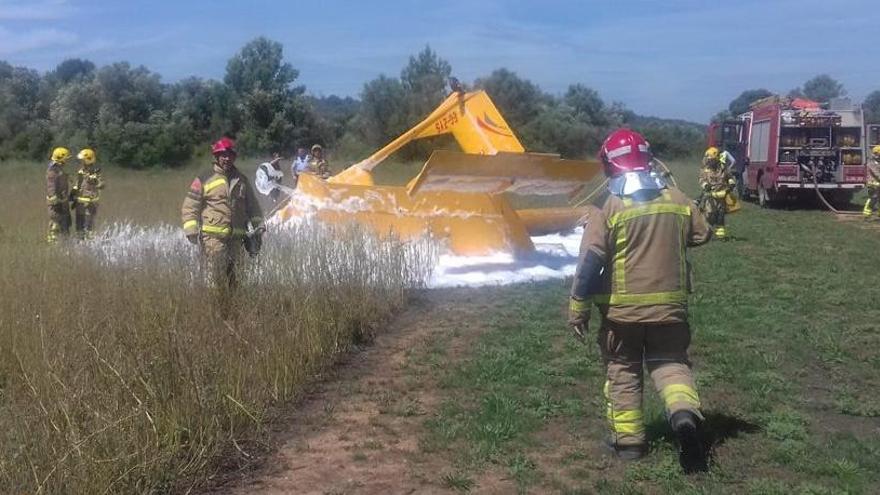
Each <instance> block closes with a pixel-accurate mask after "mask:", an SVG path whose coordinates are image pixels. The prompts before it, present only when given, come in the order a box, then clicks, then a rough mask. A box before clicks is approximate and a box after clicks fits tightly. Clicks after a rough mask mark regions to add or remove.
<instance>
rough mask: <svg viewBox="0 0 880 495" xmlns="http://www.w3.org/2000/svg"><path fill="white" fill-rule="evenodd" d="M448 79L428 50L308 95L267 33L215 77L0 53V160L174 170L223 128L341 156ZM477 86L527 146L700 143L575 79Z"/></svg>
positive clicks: (395, 122)
mask: <svg viewBox="0 0 880 495" xmlns="http://www.w3.org/2000/svg"><path fill="white" fill-rule="evenodd" d="M451 75H453V71H452V66H451V65H450V64H449V62H448V61H446V60H444V59H442V58H441V57H440V56H439V55H438V54H437V53H436V52H434V51H433V50H432V49H431V48H430V47H426V48H425V49H423V50H422V51H421V52H419V53H418V54H416V55H413V56H411V57H410V58H409V61H408V63H407V64H406V65H405V66H404V67H403V69H402V70H401V72H400V75H399V77H390V76H387V75H381V76H379V77H377V78H376V79H373V80H371V81H369V82H367V83H365V84H364V86H363V89H362V91H361V93H360V95H359V96H360V97H359V98H358V99H355V98H351V97H338V96H326V97H314V96H310V95H308V94H307V93H306V88H305V87H304V86H302V85H300V84H297V79H298V78H299V72H298V71H297V70H296V69H295V68H294V67H292V66H291V65H290V64H289V63H287V62H285V61H284V56H283V47H282V45H281V44H280V43H278V42H276V41H273V40H269V39H267V38H264V37H260V38H257V39H254V40H252V41H250V42H249V43H247V44H246V45H245V46H244V47H242V48H241V50H240V51H239V52H238V53H236V54H235V55H234V56H233V57H232V58H230V59H229V61H228V62H227V64H226V73H225V76H224V77H223V80H222V81H218V80H212V79H202V78H198V77H190V78H187V79H183V80H180V81H177V82H174V83H163V82H162V81H161V77H160V75H159V74H157V73H155V72H152V71H150V70H149V69H147V68H145V67H143V66H138V67H132V66H131V65H130V64H128V63H127V62H118V63H113V64H110V65H106V66H103V67H97V66H96V65H95V64H94V63H92V62H90V61H88V60H82V59H78V58H74V59H68V60H65V61H63V62H61V63H60V64H58V66H57V67H56V68H55V69H53V70H51V71H48V72H46V73H40V72H38V71H36V70H33V69H30V68H26V67H14V66H12V65H10V64H9V63H7V62H4V61H0V160H6V159H10V158H26V159H45V158H46V155H47V153H48V150H50V149H51V148H52V147H54V146H60V145H64V146H68V147H70V148H73V149H79V148H84V147H93V148H96V149H97V150H99V157H100V160H101V162H102V163H105V164H114V165H119V166H123V167H130V168H148V167H173V166H178V165H181V164H183V163H186V162H187V161H188V160H190V159H191V158H192V157H193V155H194V153H199V152H200V150H202V149H203V148H206V147H205V144H206V143H208V142H210V141H211V140H212V139H215V138H216V137H218V136H220V135H229V136H232V137H235V138H236V140H237V143H238V146H239V148H240V150H241V151H242V152H243V153H245V154H267V153H272V152H280V153H281V154H282V155H290V154H291V153H292V151H293V149H294V148H295V147H297V146H305V145H308V144H311V143H320V144H323V145H325V146H328V147H331V148H336V149H337V155H344V156H347V157H352V158H354V157H362V156H364V155H366V154H368V153H369V152H371V151H372V150H374V149H376V148H378V147H380V146H382V145H384V144H386V143H387V142H388V141H390V140H391V139H393V138H394V137H396V136H397V135H399V134H400V133H402V132H404V131H405V130H407V129H408V128H409V127H410V126H412V125H413V124H414V123H416V122H418V121H419V120H421V119H422V118H423V117H424V116H425V115H427V114H428V113H429V112H430V111H431V110H433V109H434V107H436V106H437V104H439V103H440V102H441V101H442V100H443V99H444V98H445V97H446V95H448V93H449V88H448V79H449V77H450V76H451ZM473 88H480V89H485V90H486V91H487V92H488V93H489V95H490V96H491V97H492V99H493V100H494V101H495V103H496V105H497V106H498V107H499V109H500V111H501V113H502V115H504V117H505V118H506V120H507V121H508V124H510V126H511V127H512V128H513V129H514V131H515V132H516V133H517V134H518V135H519V137H520V139H521V140H522V141H523V144H524V146H525V147H526V148H527V149H528V150H530V151H545V152H558V153H561V154H562V155H563V156H566V157H572V158H575V157H583V156H588V155H592V154H593V153H595V151H596V149H597V148H598V146H599V144H600V143H601V140H602V138H603V136H604V135H605V134H606V133H607V132H608V131H609V130H611V129H613V128H616V127H620V126H630V127H633V128H635V129H637V130H639V131H641V132H643V133H644V134H645V135H646V137H647V138H648V140H649V141H650V142H651V143H652V146H653V147H654V150H655V152H657V153H658V154H660V155H661V156H666V157H674V156H681V155H686V154H689V153H693V152H695V151H697V150H699V148H700V147H701V146H702V143H703V142H704V141H705V138H704V132H705V128H704V126H702V125H700V124H695V123H690V122H685V121H680V120H669V119H660V118H653V117H643V116H639V115H637V114H635V113H634V112H632V111H631V110H628V109H627V108H626V107H625V106H624V105H623V104H622V103H618V102H612V103H607V102H605V101H604V100H603V99H602V98H601V97H600V95H599V94H598V93H597V92H596V91H595V90H593V89H591V88H589V87H587V86H585V85H583V84H572V85H571V86H569V87H568V89H567V90H566V91H565V92H564V93H563V94H561V95H552V94H549V93H547V92H545V91H543V90H542V89H541V88H540V87H539V86H538V85H536V84H534V83H532V82H531V81H529V80H527V79H524V78H522V77H520V76H518V75H517V74H516V73H514V72H512V71H510V70H507V69H504V68H500V69H497V70H495V71H493V72H491V73H490V74H489V75H487V76H485V77H481V78H478V79H477V80H475V81H474V82H473V84H471V85H470V87H469V88H468V89H473ZM440 139H442V138H440ZM437 145H438V143H431V144H426V143H413V144H411V145H409V146H407V147H406V148H405V149H404V150H403V151H402V153H403V154H404V156H405V157H406V158H424V157H426V156H427V153H428V151H429V150H430V149H431V147H433V146H437ZM439 145H442V143H440V144H439ZM202 152H203V151H202Z"/></svg>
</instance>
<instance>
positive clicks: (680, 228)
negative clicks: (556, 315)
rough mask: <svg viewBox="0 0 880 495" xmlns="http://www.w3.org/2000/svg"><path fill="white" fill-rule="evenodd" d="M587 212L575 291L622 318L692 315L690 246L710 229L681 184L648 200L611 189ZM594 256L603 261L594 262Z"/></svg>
mask: <svg viewBox="0 0 880 495" xmlns="http://www.w3.org/2000/svg"><path fill="white" fill-rule="evenodd" d="M588 218H589V219H588V222H587V224H586V226H585V229H584V237H583V239H582V241H581V258H580V262H579V263H578V268H577V271H576V273H575V281H574V284H573V286H572V297H574V298H576V299H580V300H585V301H588V302H589V301H592V302H594V303H596V304H597V305H599V308H600V310H601V311H602V313H603V314H604V315H606V317H607V318H608V319H610V320H612V321H616V322H618V323H676V322H684V321H687V297H688V292H689V266H688V262H687V256H686V249H687V247H688V246H697V245H700V244H703V243H705V242H707V241H708V240H709V237H710V235H711V234H710V231H709V228H708V226H707V224H706V221H705V219H704V218H703V216H702V214H701V213H700V212H699V211H697V210H695V208H694V207H693V203H692V202H691V201H690V199H688V198H687V196H685V195H684V194H682V193H681V192H680V191H678V190H677V189H665V190H663V191H660V192H658V193H657V194H656V195H655V196H654V197H653V198H651V199H647V200H644V201H638V200H636V199H634V198H632V197H628V196H624V197H618V196H614V195H611V196H608V198H607V199H606V200H605V203H604V204H603V206H602V208H601V209H599V208H594V209H592V210H591V212H590V214H589V217H588ZM589 253H592V254H591V255H590V256H588V254H589ZM589 258H593V259H598V260H599V266H598V267H597V268H590V265H591V263H589V262H585V260H587V259H589ZM599 268H601V270H599ZM585 270H593V271H595V273H584V271H585ZM593 279H594V280H593Z"/></svg>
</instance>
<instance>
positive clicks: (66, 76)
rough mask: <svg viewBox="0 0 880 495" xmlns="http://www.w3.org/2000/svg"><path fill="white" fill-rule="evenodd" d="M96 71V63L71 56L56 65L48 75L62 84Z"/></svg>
mask: <svg viewBox="0 0 880 495" xmlns="http://www.w3.org/2000/svg"><path fill="white" fill-rule="evenodd" d="M94 72H95V64H93V63H92V62H90V61H88V60H83V59H80V58H69V59H67V60H65V61H63V62H61V63H60V64H58V66H57V67H55V70H54V71H53V72H51V73H49V74H48V75H47V76H46V77H47V78H50V79H54V80H55V81H57V82H59V83H61V84H67V83H69V82H70V81H73V80H74V79H76V78H80V77H88V76H90V75H92V74H93V73H94Z"/></svg>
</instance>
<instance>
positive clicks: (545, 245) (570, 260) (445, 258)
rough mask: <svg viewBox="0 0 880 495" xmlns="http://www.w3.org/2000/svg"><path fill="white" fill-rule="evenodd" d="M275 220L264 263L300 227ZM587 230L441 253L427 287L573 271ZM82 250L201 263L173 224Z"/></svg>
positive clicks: (114, 235)
mask: <svg viewBox="0 0 880 495" xmlns="http://www.w3.org/2000/svg"><path fill="white" fill-rule="evenodd" d="M270 225H271V227H270V230H271V233H270V235H268V236H266V238H265V243H266V245H265V246H264V248H265V251H267V252H268V254H270V257H271V258H272V263H266V265H265V266H264V268H266V267H267V266H272V264H273V263H274V262H279V263H281V262H283V259H284V258H283V257H281V256H279V255H278V254H279V253H278V252H279V251H282V250H283V248H284V244H286V243H287V242H289V236H293V235H296V234H297V232H298V230H297V229H298V228H301V224H300V223H299V222H287V223H284V224H281V225H278V224H275V222H272V221H270ZM582 234H583V229H582V228H578V229H575V230H573V231H571V232H568V233H562V234H551V235H545V236H536V237H532V242H533V243H534V245H535V253H534V254H533V255H531V256H528V257H526V258H515V257H514V256H512V255H510V254H505V253H497V254H494V255H490V256H457V255H452V254H440V255H439V256H436V264H435V265H434V270H433V273H432V274H431V276H430V277H429V278H428V281H427V287H428V288H444V287H481V286H492V285H507V284H514V283H523V282H532V281H542V280H550V279H562V278H565V277H568V276H571V275H573V274H574V271H575V267H576V266H577V255H578V249H579V245H580V240H581V235H582ZM286 238H287V239H286ZM420 242H424V241H420ZM273 244H277V245H275V246H273ZM82 250H83V251H84V252H87V253H90V254H92V255H94V256H95V257H96V258H97V259H98V261H99V263H101V264H108V265H119V264H125V265H130V266H137V265H140V264H143V263H154V262H157V260H158V261H161V262H165V263H173V264H174V265H175V266H179V267H187V266H196V265H197V251H196V249H195V248H194V247H193V246H190V245H189V243H187V242H186V240H185V239H184V237H183V233H182V232H181V230H180V229H179V228H178V227H175V226H171V225H158V226H151V227H141V226H135V225H131V224H113V225H110V226H109V227H108V228H106V229H105V230H103V231H102V232H100V233H99V235H98V236H97V237H96V239H95V240H93V241H89V242H88V243H85V244H83V245H82ZM275 258H278V259H277V260H276V259H275ZM267 261H268V260H267Z"/></svg>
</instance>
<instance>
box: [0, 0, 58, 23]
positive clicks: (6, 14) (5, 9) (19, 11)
mask: <svg viewBox="0 0 880 495" xmlns="http://www.w3.org/2000/svg"><path fill="white" fill-rule="evenodd" d="M73 12H74V9H73V7H72V6H71V5H70V3H69V2H68V1H67V0H44V1H36V2H34V1H16V0H11V1H7V0H0V21H43V20H51V19H63V18H67V17H69V16H70V15H71V14H72V13H73Z"/></svg>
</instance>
